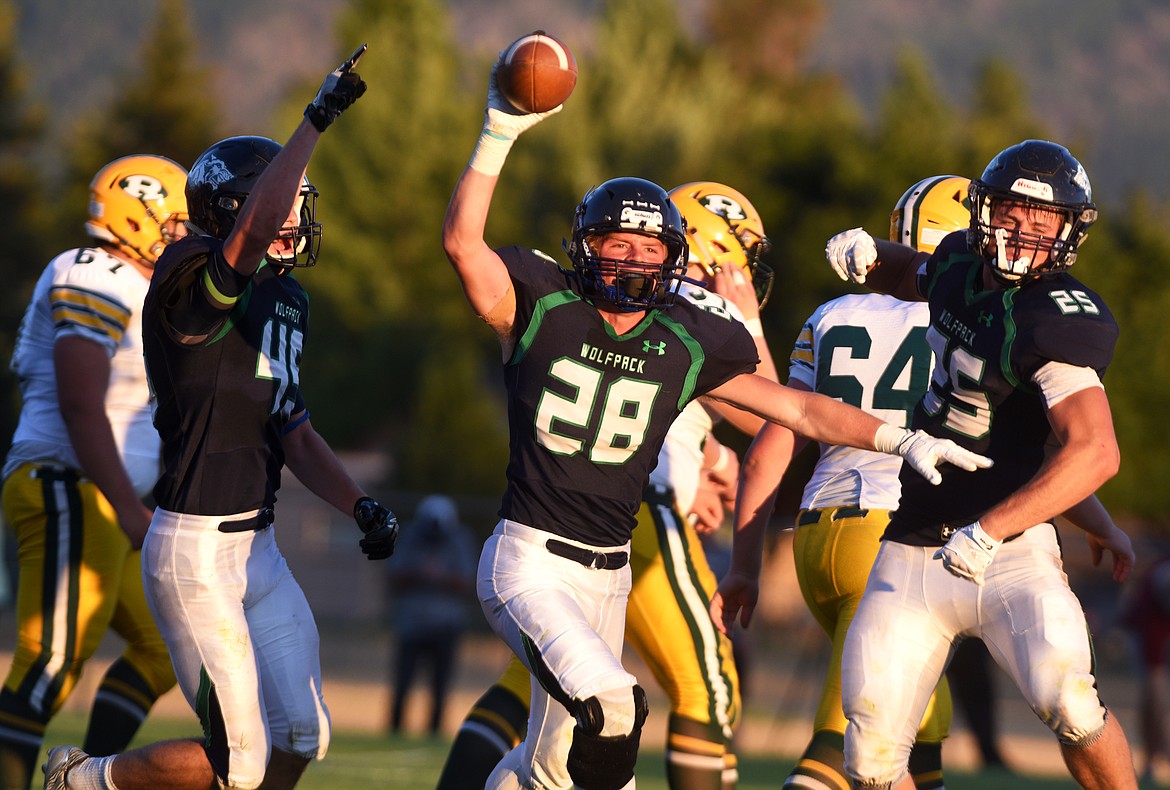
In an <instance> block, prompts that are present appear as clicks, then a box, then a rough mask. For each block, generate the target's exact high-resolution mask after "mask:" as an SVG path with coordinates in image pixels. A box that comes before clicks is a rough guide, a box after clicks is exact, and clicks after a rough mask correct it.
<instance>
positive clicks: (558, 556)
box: [443, 67, 986, 788]
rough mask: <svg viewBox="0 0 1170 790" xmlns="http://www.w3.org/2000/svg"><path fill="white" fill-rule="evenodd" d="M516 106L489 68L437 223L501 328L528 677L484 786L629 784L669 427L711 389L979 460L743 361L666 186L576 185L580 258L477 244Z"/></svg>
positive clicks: (879, 441) (769, 414) (828, 435)
mask: <svg viewBox="0 0 1170 790" xmlns="http://www.w3.org/2000/svg"><path fill="white" fill-rule="evenodd" d="M558 110H559V108H554V110H551V111H549V112H547V113H531V114H523V115H518V114H516V113H517V111H516V110H515V109H514V108H512V107H511V106H510V105H508V104H507V102H506V101H505V100H504V99H503V98H502V97H501V96H500V93H499V90H498V86H497V82H496V73H495V68H494V67H493V70H492V74H491V78H490V81H489V90H488V102H487V108H486V111H485V119H484V126H483V129H482V131H481V134H480V137H479V140H478V143H477V145H476V147H475V151H474V153H473V154H472V157H471V160H470V162H469V164H468V167H467V168H466V169H465V170H464V172H463V174H462V175H461V176H460V179H459V181H458V183H457V184H456V186H455V190H454V193H453V194H452V196H451V201H450V204H449V205H448V209H447V215H446V217H445V219H444V223H443V247H444V250H445V251H446V253H447V256H448V258H449V259H450V261H451V264H452V266H453V267H454V268H455V271H456V274H457V275H458V276H459V278H460V281H461V283H462V286H463V289H464V293H465V295H466V297H467V299H468V302H469V303H470V305H471V308H472V310H473V311H474V312H475V314H476V315H477V316H479V317H480V318H482V319H483V320H484V321H485V322H486V323H487V324H488V326H490V327H491V328H492V330H493V331H494V332H495V333H496V335H497V337H498V339H499V342H500V351H501V360H502V362H503V364H504V376H505V383H506V385H507V389H508V396H509V397H508V412H509V424H510V430H511V437H512V439H511V453H510V458H509V462H508V467H507V480H508V485H507V490H506V492H505V494H504V499H503V502H502V505H501V508H500V516H501V519H500V521H499V523H498V524H497V525H496V529H495V531H494V533H493V534H492V535H491V536H490V537H489V538H488V539H487V541H486V542H485V544H484V548H483V552H482V554H481V557H480V565H479V580H478V594H479V598H480V602H481V604H482V605H483V609H484V614H485V615H486V617H487V619H488V622H489V623H490V624H491V625H492V627H493V629H494V630H495V631H496V633H497V634H499V635H500V636H501V637H502V638H503V639H504V641H505V642H506V643H507V644H508V646H509V647H511V648H512V650H513V652H514V653H515V654H516V655H518V656H520V657H521V659H522V660H523V661H524V663H525V666H526V667H527V669H528V670H529V672H531V673H532V675H533V684H532V686H531V693H532V697H531V705H530V708H531V710H530V713H529V726H528V732H527V736H526V739H525V742H524V743H522V744H521V745H519V746H518V747H516V748H514V749H512V750H511V751H510V752H508V754H507V755H506V756H505V757H504V759H503V760H502V761H501V762H500V764H499V765H498V766H497V767H496V769H495V770H494V771H493V772H492V775H491V776H490V777H489V780H488V787H491V788H498V787H509V788H512V787H518V786H519V787H530V786H543V787H549V788H562V787H571V786H572V785H573V784H577V785H579V786H583V787H590V786H596V787H612V788H621V787H625V786H633V782H634V778H633V775H634V763H635V761H636V758H637V751H638V743H639V739H640V735H641V729H642V725H643V723H644V722H645V719H646V714H647V708H646V697H645V694H644V692H643V691H642V689H641V687H640V686H639V685H638V684H637V679H636V678H634V677H633V676H632V675H631V674H629V673H628V672H626V671H625V669H624V668H623V666H622V663H621V650H622V642H623V634H624V630H625V608H626V599H627V597H628V595H629V591H630V586H631V574H630V567H629V551H630V545H629V544H630V535H631V531H632V530H633V528H634V526H635V524H636V523H637V512H638V509H639V507H640V506H641V502H642V492H643V490H644V488H645V486H646V484H647V482H648V478H649V473H650V470H651V469H652V468H653V467H654V465H655V464H656V463H657V458H658V451H659V449H660V447H661V445H662V442H663V440H664V439H665V437H666V432H667V429H668V428H669V427H670V425H671V424H672V423H673V422H674V420H675V418H676V417H677V416H678V415H679V413H680V412H681V410H682V409H683V408H684V407H685V406H686V404H687V403H689V402H690V401H691V400H693V399H695V398H697V397H701V396H703V395H708V396H709V397H713V398H715V399H716V400H719V401H723V402H725V403H729V404H731V405H733V406H737V407H740V408H744V409H747V410H748V411H751V412H753V413H755V414H757V415H758V416H760V417H764V418H765V419H772V420H775V421H779V422H783V423H785V424H788V425H789V426H790V427H792V428H794V429H796V430H798V431H800V432H801V433H807V434H809V435H810V436H813V437H814V438H818V439H821V440H825V441H830V442H840V443H844V444H853V445H858V446H862V447H866V448H869V449H874V448H875V447H880V448H881V449H882V450H883V451H886V452H897V453H900V454H902V455H903V456H904V457H906V458H908V459H910V460H911V465H912V466H913V467H914V468H916V469H919V470H920V471H921V472H922V473H923V474H926V475H929V476H931V477H932V478H933V477H935V476H936V475H938V470H937V469H936V468H935V467H936V466H937V465H938V464H941V463H943V462H949V463H953V464H956V465H959V466H961V467H964V468H976V467H977V466H978V465H980V464H984V463H986V461H985V459H983V458H981V457H980V456H978V455H976V454H973V453H966V452H964V453H957V452H956V450H957V447H958V446H957V445H955V444H954V443H953V442H951V443H947V444H920V443H921V442H923V441H924V437H923V436H921V435H919V434H915V433H913V432H911V431H907V430H905V429H902V428H898V427H896V426H893V425H888V424H886V423H883V422H882V421H881V420H878V419H877V418H875V417H873V416H872V415H868V414H866V413H865V412H863V411H861V410H860V409H855V408H853V407H851V406H847V405H845V404H841V403H838V402H836V401H834V400H832V399H830V398H826V397H823V396H819V395H815V394H812V393H802V392H796V391H795V390H790V389H788V388H786V387H782V386H780V385H779V384H777V383H775V382H773V381H769V380H768V379H766V378H764V377H762V376H758V375H754V374H753V373H752V371H754V370H755V368H756V365H757V362H758V355H757V351H756V347H755V343H754V342H753V340H752V337H751V335H750V334H749V332H748V331H747V329H745V328H744V326H743V324H741V323H739V322H737V321H729V320H727V319H725V318H723V317H720V316H718V315H715V314H712V313H710V312H707V311H705V310H703V309H702V308H700V307H698V306H697V305H695V304H694V303H692V302H690V301H689V300H686V299H676V298H675V297H676V295H677V290H678V287H679V285H680V284H681V280H682V277H683V272H684V270H685V268H686V264H687V258H688V244H687V238H686V224H685V222H684V220H683V218H682V215H681V214H680V213H679V211H678V208H677V207H676V206H675V205H674V203H673V202H672V201H671V199H670V197H669V196H668V195H667V194H666V191H665V190H663V189H662V188H661V187H659V186H658V185H656V184H654V183H652V182H650V181H646V180H644V179H640V178H630V177H623V178H615V179H611V180H609V181H606V182H604V183H603V184H601V185H600V186H597V187H595V188H593V189H591V190H589V192H588V193H587V194H586V195H585V197H584V198H583V199H582V200H581V202H580V204H579V205H578V207H577V210H576V212H575V216H574V221H573V231H572V235H571V237H570V238H569V239H568V240H567V241H566V244H565V248H566V251H567V253H568V256H569V259H570V261H571V262H572V264H573V268H572V269H571V270H569V269H562V268H560V267H558V266H556V265H555V264H554V263H553V261H552V260H551V259H550V258H548V257H547V256H544V255H541V254H538V253H536V252H534V251H532V250H529V249H525V248H521V247H505V248H501V249H493V248H491V247H489V246H488V244H487V242H486V241H485V240H484V227H485V225H486V222H487V217H488V210H489V207H490V205H491V199H492V195H493V192H494V190H495V186H496V183H497V181H498V178H499V174H500V171H501V170H502V168H503V165H504V162H505V160H506V158H507V155H508V153H509V151H510V150H511V147H512V145H513V144H514V143H515V141H516V139H517V138H518V136H519V135H520V134H522V133H523V132H524V131H526V130H527V129H529V128H531V127H532V126H533V125H534V124H536V123H539V122H540V121H541V120H543V119H544V118H547V117H548V116H549V115H551V114H553V113H554V112H556V111H558Z"/></svg>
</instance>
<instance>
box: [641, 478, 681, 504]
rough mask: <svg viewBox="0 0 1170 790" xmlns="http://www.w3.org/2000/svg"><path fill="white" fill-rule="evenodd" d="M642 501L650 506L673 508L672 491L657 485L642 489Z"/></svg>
mask: <svg viewBox="0 0 1170 790" xmlns="http://www.w3.org/2000/svg"><path fill="white" fill-rule="evenodd" d="M642 501H643V502H648V503H649V504H651V505H665V506H666V507H674V489H672V488H669V487H667V486H663V485H658V484H657V483H655V484H653V485H648V486H646V487H645V488H644V489H642Z"/></svg>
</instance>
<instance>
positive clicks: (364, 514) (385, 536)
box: [353, 496, 398, 560]
mask: <svg viewBox="0 0 1170 790" xmlns="http://www.w3.org/2000/svg"><path fill="white" fill-rule="evenodd" d="M353 518H354V521H356V522H357V525H358V526H359V527H361V530H362V532H363V533H365V536H364V537H363V538H362V539H361V540H359V541H358V545H359V546H361V547H362V554H365V555H366V559H371V560H384V559H386V558H387V557H389V556H390V555H391V554H393V553H394V543H395V541H397V540H398V519H397V518H395V516H394V514H393V513H391V512H390V511H389V510H387V509H386V508H384V507H382V506H381V505H379V504H378V502H377V500H375V499H372V498H370V497H368V496H364V497H362V498H361V499H359V500H358V501H357V502H354V504H353Z"/></svg>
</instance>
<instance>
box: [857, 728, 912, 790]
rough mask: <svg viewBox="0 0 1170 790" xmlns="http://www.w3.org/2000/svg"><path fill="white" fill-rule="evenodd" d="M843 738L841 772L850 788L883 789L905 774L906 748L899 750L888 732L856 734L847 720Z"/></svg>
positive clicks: (897, 781)
mask: <svg viewBox="0 0 1170 790" xmlns="http://www.w3.org/2000/svg"><path fill="white" fill-rule="evenodd" d="M846 732H847V734H846V736H845V773H846V774H847V775H848V776H849V778H850V779H851V780H852V782H853V785H852V786H853V787H854V788H866V790H869V789H870V788H873V790H886V789H887V788H892V787H898V786H899V784H900V783H901V782H902V781H903V780H905V778H906V776H907V775H908V760H909V747H906V748H901V745H900V744H899V743H898V741H897V739H896V738H895V737H894V736H892V735H890V734H889V733H890V732H891V731H890V730H879V731H874V730H869V731H866V732H864V733H862V732H858V731H857V727H856V725H855V724H854V722H852V721H850V723H849V725H848V729H847V731H846Z"/></svg>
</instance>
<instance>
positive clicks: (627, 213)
mask: <svg viewBox="0 0 1170 790" xmlns="http://www.w3.org/2000/svg"><path fill="white" fill-rule="evenodd" d="M641 205H647V204H645V203H642V204H641ZM618 226H619V227H621V229H622V230H629V231H634V232H636V233H660V232H662V212H661V211H657V210H655V209H652V208H651V209H645V208H637V206H636V205H623V206H622V214H621V219H619V220H618Z"/></svg>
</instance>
